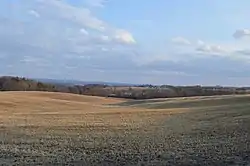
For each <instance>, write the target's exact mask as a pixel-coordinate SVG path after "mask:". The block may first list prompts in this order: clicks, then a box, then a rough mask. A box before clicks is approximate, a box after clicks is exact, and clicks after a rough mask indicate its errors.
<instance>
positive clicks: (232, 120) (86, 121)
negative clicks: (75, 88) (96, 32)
mask: <svg viewBox="0 0 250 166" xmlns="http://www.w3.org/2000/svg"><path fill="white" fill-rule="evenodd" d="M221 99H223V100H221ZM152 101H153V100H150V101H148V100H147V101H139V102H138V101H136V102H134V101H127V100H123V99H113V98H101V97H90V96H79V95H73V94H63V93H45V92H1V93H0V140H1V142H0V165H2V164H7V165H65V164H71V165H244V164H245V165H247V164H250V158H249V154H250V136H249V128H250V109H249V103H250V102H249V101H250V97H249V96H229V97H225V96H221V97H215V98H207V97H199V98H188V99H163V101H162V99H161V101H160V102H155V101H153V102H152ZM213 101H214V102H215V103H216V106H214V104H213ZM197 102H198V103H197ZM118 103H125V105H126V106H125V107H124V106H122V107H121V106H119V104H118ZM135 103H136V104H135ZM138 103H139V104H138ZM176 103H177V104H176ZM225 103H226V105H225ZM148 104H149V105H150V109H148ZM129 105H131V106H133V107H131V106H129ZM179 105H181V107H180V108H178V107H177V106H179ZM197 105H198V106H200V105H202V106H203V107H202V108H201V107H197ZM194 107H195V109H194Z"/></svg>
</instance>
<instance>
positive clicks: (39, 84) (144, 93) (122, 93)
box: [0, 76, 250, 99]
mask: <svg viewBox="0 0 250 166" xmlns="http://www.w3.org/2000/svg"><path fill="white" fill-rule="evenodd" d="M0 91H47V92H63V93H73V94H79V95H90V96H102V97H116V98H127V99H153V98H172V97H191V96H215V95H232V94H250V90H249V88H244V87H241V88H239V87H223V86H199V85H195V86H172V85H161V86H156V85H150V84H145V85H135V84H124V83H110V82H97V81H96V82H95V81H93V82H87V81H74V80H57V79H27V78H24V77H13V76H4V77H0Z"/></svg>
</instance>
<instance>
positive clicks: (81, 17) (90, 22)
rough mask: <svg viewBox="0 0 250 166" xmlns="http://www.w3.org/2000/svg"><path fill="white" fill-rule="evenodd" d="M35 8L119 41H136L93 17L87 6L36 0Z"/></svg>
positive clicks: (121, 30) (118, 29) (128, 34)
mask: <svg viewBox="0 0 250 166" xmlns="http://www.w3.org/2000/svg"><path fill="white" fill-rule="evenodd" d="M38 2H39V3H38V4H36V5H37V8H38V9H37V10H38V11H39V12H40V13H43V14H44V15H46V16H47V17H48V18H51V17H52V18H55V17H57V18H61V19H64V20H67V21H69V22H73V23H75V24H78V25H80V26H83V27H85V29H86V28H90V29H93V30H96V31H98V32H101V33H105V34H106V35H108V36H109V37H111V38H115V39H117V40H119V41H121V42H124V43H127V44H131V43H136V42H135V39H134V37H133V35H132V34H131V33H130V32H128V31H126V30H124V29H120V28H115V27H113V26H111V25H109V24H107V23H106V22H104V21H103V20H100V19H98V18H97V17H95V16H94V15H93V14H92V12H91V11H90V10H89V9H88V8H84V7H75V6H72V5H69V4H68V3H66V2H63V1H46V0H38ZM100 2H101V1H100Z"/></svg>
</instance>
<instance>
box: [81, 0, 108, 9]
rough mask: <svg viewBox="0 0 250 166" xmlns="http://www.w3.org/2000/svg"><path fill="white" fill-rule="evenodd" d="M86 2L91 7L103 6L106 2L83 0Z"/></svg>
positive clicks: (101, 0)
mask: <svg viewBox="0 0 250 166" xmlns="http://www.w3.org/2000/svg"><path fill="white" fill-rule="evenodd" d="M85 1H86V4H87V5H89V6H92V7H101V8H103V7H104V6H105V4H106V3H107V0H85Z"/></svg>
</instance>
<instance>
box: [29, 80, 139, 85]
mask: <svg viewBox="0 0 250 166" xmlns="http://www.w3.org/2000/svg"><path fill="white" fill-rule="evenodd" d="M31 79H33V80H36V81H40V82H44V83H50V84H61V85H68V86H74V85H89V84H102V85H108V86H137V85H138V84H129V83H117V82H103V81H79V80H62V79H46V78H44V79H43V78H31Z"/></svg>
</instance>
